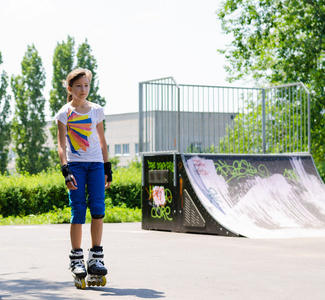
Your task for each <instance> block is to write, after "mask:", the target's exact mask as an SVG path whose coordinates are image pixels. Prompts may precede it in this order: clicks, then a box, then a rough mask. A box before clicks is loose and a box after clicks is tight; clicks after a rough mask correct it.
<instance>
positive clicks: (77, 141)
mask: <svg viewBox="0 0 325 300" xmlns="http://www.w3.org/2000/svg"><path fill="white" fill-rule="evenodd" d="M104 119H105V114H104V109H103V108H102V107H101V106H100V105H98V104H95V103H91V109H90V111H89V112H87V113H86V114H80V113H78V112H76V111H74V110H73V109H72V107H71V105H70V103H67V104H65V105H64V106H63V107H62V108H61V109H60V110H59V111H58V113H57V114H56V115H55V120H56V123H58V121H60V122H62V123H63V124H64V125H66V126H67V143H66V145H67V160H68V162H85V161H88V162H104V160H103V154H102V149H101V148H100V144H99V139H98V135H97V129H96V126H97V124H98V123H100V122H102V121H103V120H104Z"/></svg>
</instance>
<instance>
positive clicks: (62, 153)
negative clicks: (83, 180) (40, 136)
mask: <svg viewBox="0 0 325 300" xmlns="http://www.w3.org/2000/svg"><path fill="white" fill-rule="evenodd" d="M66 134H67V127H66V126H65V125H64V124H63V123H62V122H60V121H58V153H59V158H60V162H61V166H63V165H66V164H68V160H67V154H66V150H65V146H66V144H65V143H66ZM71 178H72V180H73V182H72V181H69V182H67V187H68V189H69V190H76V189H77V181H76V179H75V178H74V176H73V175H72V176H71Z"/></svg>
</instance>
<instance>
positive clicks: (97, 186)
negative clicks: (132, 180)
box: [68, 162, 105, 224]
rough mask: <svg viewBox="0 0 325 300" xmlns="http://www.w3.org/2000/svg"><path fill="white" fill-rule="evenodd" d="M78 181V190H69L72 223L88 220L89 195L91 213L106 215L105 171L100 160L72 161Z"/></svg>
mask: <svg viewBox="0 0 325 300" xmlns="http://www.w3.org/2000/svg"><path fill="white" fill-rule="evenodd" d="M68 165H69V167H70V170H71V172H72V174H73V176H74V177H75V179H76V181H77V190H69V204H70V206H71V223H73V224H84V223H85V221H86V211H87V195H86V187H87V194H88V204H89V208H90V214H91V215H92V216H98V215H105V173H104V164H103V163H100V162H71V163H69V164H68Z"/></svg>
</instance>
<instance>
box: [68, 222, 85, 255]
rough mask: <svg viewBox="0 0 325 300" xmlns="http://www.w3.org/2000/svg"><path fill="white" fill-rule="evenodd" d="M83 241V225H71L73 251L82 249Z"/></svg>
mask: <svg viewBox="0 0 325 300" xmlns="http://www.w3.org/2000/svg"><path fill="white" fill-rule="evenodd" d="M81 239H82V224H71V225H70V240H71V247H72V249H80V248H81Z"/></svg>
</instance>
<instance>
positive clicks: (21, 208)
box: [0, 170, 69, 217]
mask: <svg viewBox="0 0 325 300" xmlns="http://www.w3.org/2000/svg"><path fill="white" fill-rule="evenodd" d="M62 179H63V178H62V175H61V174H60V172H59V171H56V170H52V171H49V172H41V173H39V174H37V175H29V174H23V175H12V176H4V175H3V176H0V181H1V187H0V214H1V215H2V216H3V217H7V216H25V215H30V214H38V213H40V212H48V211H50V210H52V209H53V207H57V208H63V207H64V206H65V205H67V204H68V203H69V198H68V193H67V188H66V186H65V183H64V180H62Z"/></svg>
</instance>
